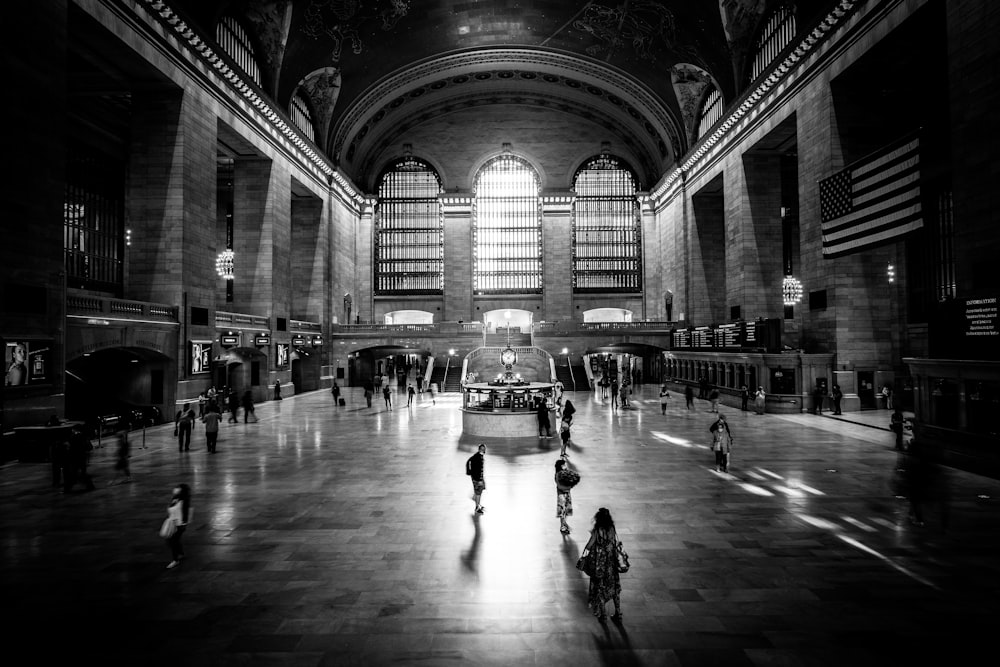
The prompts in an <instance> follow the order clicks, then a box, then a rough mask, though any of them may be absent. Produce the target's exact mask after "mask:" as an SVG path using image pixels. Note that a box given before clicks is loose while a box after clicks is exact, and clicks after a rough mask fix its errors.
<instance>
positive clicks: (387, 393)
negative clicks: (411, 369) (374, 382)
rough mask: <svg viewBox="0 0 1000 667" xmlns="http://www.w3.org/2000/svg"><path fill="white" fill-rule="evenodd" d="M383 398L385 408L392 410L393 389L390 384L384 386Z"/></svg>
mask: <svg viewBox="0 0 1000 667" xmlns="http://www.w3.org/2000/svg"><path fill="white" fill-rule="evenodd" d="M382 398H384V399H385V407H387V408H389V409H390V410H392V388H390V387H389V383H388V382H386V383H385V384H384V385H383V386H382Z"/></svg>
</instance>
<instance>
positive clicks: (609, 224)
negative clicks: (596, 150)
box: [573, 155, 642, 292]
mask: <svg viewBox="0 0 1000 667" xmlns="http://www.w3.org/2000/svg"><path fill="white" fill-rule="evenodd" d="M573 189H574V190H575V191H576V199H575V201H574V203H573V291H574V292H639V291H641V290H642V234H641V226H640V222H641V219H640V214H639V201H638V199H637V198H636V196H635V193H636V190H637V185H636V179H635V177H634V176H633V175H632V170H631V169H629V168H628V166H627V165H625V164H624V163H622V162H621V161H620V160H619V159H617V158H614V157H612V156H610V155H599V156H597V157H595V158H592V159H591V160H590V161H589V162H587V164H586V165H584V167H583V168H582V169H580V171H578V172H577V173H576V176H575V177H574V179H573Z"/></svg>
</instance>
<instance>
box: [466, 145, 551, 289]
mask: <svg viewBox="0 0 1000 667" xmlns="http://www.w3.org/2000/svg"><path fill="white" fill-rule="evenodd" d="M473 187H474V193H475V197H474V198H473V212H472V248H473V257H472V261H473V289H474V290H475V293H476V294H541V292H542V215H541V198H540V197H539V181H538V175H537V174H536V173H535V170H534V169H532V168H531V165H529V164H528V163H527V162H526V161H524V160H523V159H521V158H518V157H515V156H513V155H501V156H500V157H497V158H494V159H493V160H490V161H489V162H488V163H486V165H485V166H484V167H483V168H482V169H481V170H480V171H479V173H478V174H477V175H476V181H475V185H474V186H473Z"/></svg>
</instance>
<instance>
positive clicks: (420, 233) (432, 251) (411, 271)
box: [374, 157, 444, 294]
mask: <svg viewBox="0 0 1000 667" xmlns="http://www.w3.org/2000/svg"><path fill="white" fill-rule="evenodd" d="M440 193H441V180H440V179H439V178H438V175H437V172H435V171H434V169H433V168H431V167H430V166H429V165H428V164H426V163H425V162H422V161H421V160H417V159H415V158H412V157H406V158H403V159H401V160H399V161H397V162H396V163H395V164H393V165H392V166H391V167H390V168H389V169H387V170H386V172H385V173H384V174H383V175H382V178H381V179H380V183H379V187H378V203H377V206H376V209H375V262H374V263H375V294H442V293H443V290H444V222H443V219H442V213H441V201H440V200H439V199H438V195H439V194H440Z"/></svg>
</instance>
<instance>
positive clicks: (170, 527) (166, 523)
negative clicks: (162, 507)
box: [160, 516, 177, 540]
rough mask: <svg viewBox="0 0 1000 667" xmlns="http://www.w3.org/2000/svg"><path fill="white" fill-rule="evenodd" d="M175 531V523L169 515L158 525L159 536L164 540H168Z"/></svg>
mask: <svg viewBox="0 0 1000 667" xmlns="http://www.w3.org/2000/svg"><path fill="white" fill-rule="evenodd" d="M176 532H177V524H176V523H174V520H173V519H171V518H170V517H169V516H168V517H167V518H166V519H164V520H163V525H162V526H160V537H162V538H163V539H165V540H169V539H170V538H171V537H173V536H174V533H176Z"/></svg>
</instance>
